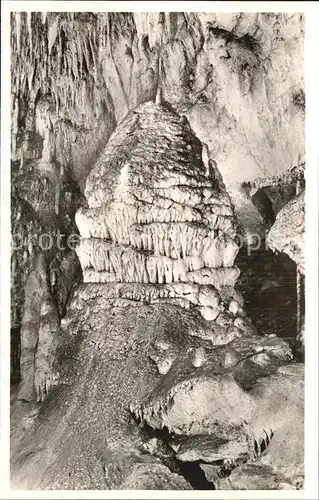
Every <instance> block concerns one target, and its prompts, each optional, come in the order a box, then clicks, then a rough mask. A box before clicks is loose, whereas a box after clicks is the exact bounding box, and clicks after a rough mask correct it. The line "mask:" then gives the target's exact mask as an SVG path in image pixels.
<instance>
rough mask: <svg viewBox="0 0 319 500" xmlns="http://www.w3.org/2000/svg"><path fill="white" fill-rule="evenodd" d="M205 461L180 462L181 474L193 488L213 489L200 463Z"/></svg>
mask: <svg viewBox="0 0 319 500" xmlns="http://www.w3.org/2000/svg"><path fill="white" fill-rule="evenodd" d="M203 463H206V462H203V461H200V460H197V461H196V462H180V464H179V468H180V471H181V474H182V476H183V477H184V478H185V479H186V481H188V482H189V483H190V485H191V486H192V487H193V488H194V490H215V489H216V488H215V486H214V484H213V483H211V482H210V481H208V480H207V479H206V476H205V473H204V471H203V470H202V469H201V467H200V464H203Z"/></svg>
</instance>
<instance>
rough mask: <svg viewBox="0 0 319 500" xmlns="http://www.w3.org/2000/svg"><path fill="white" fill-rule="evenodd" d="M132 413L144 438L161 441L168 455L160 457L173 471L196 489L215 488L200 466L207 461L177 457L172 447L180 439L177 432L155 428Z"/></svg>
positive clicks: (165, 428)
mask: <svg viewBox="0 0 319 500" xmlns="http://www.w3.org/2000/svg"><path fill="white" fill-rule="evenodd" d="M131 415H132V418H133V420H134V422H135V424H137V425H138V426H139V428H140V431H141V434H142V436H143V437H144V438H146V439H152V438H157V439H159V440H160V441H161V443H162V444H163V447H164V449H165V450H166V456H163V455H161V457H160V458H161V460H162V462H163V464H164V465H166V466H167V467H168V468H169V469H170V471H171V472H173V473H175V474H180V475H181V476H183V477H184V479H186V481H188V482H189V484H190V485H191V486H192V488H194V489H195V490H215V486H214V484H213V483H211V482H210V481H208V480H207V479H206V476H205V473H204V471H203V470H202V469H201V467H200V464H204V463H206V462H204V461H203V460H196V461H194V462H182V461H181V460H178V458H176V452H175V451H174V450H173V449H172V447H171V444H172V443H173V442H174V440H176V439H180V437H181V436H177V435H176V434H175V433H173V432H170V431H169V429H168V428H167V427H165V426H164V427H163V428H162V429H154V428H153V427H151V426H150V425H148V424H147V423H146V422H144V421H141V420H140V419H139V418H138V417H136V416H135V415H134V414H131Z"/></svg>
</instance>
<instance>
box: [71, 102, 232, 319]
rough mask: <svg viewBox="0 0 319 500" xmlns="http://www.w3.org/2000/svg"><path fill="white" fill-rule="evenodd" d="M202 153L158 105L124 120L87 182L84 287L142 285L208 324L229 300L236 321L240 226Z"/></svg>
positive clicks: (80, 220)
mask: <svg viewBox="0 0 319 500" xmlns="http://www.w3.org/2000/svg"><path fill="white" fill-rule="evenodd" d="M202 150H203V148H202V144H201V142H200V141H199V140H198V139H197V138H196V136H195V135H194V133H193V132H192V130H191V128H190V126H189V124H188V122H187V120H186V119H185V118H184V117H180V116H179V115H178V114H177V113H175V112H173V111H171V110H170V109H168V108H167V107H165V106H164V105H163V104H161V102H160V101H159V100H157V102H156V103H152V102H149V103H146V104H143V105H142V106H140V107H139V108H137V109H136V110H134V111H133V112H131V113H130V114H129V115H128V116H127V117H126V119H125V120H124V121H123V122H122V123H121V124H120V125H119V127H118V128H117V129H116V131H115V132H114V134H113V136H112V137H111V139H110V141H109V143H108V145H107V147H106V149H105V151H104V153H103V154H102V155H101V157H100V159H99V161H98V162H97V164H96V166H95V168H94V169H93V171H92V172H91V173H90V175H89V177H88V180H87V183H86V191H85V194H86V198H87V200H88V204H89V209H88V210H83V209H81V210H80V211H79V212H78V213H77V215H76V222H77V225H78V227H79V230H80V233H81V236H82V240H81V243H80V245H79V247H78V248H77V253H78V256H79V259H80V261H81V265H82V269H83V276H84V281H85V282H99V283H100V282H103V283H115V282H116V283H136V284H137V283H139V284H140V285H139V292H138V293H139V294H141V290H143V294H144V295H145V297H147V300H151V295H152V294H153V295H152V297H153V299H154V300H155V299H156V300H157V299H159V298H161V299H165V300H166V301H175V303H178V304H180V305H181V306H184V307H195V308H198V309H199V310H200V312H201V313H202V315H203V316H204V318H205V319H208V320H214V319H216V318H217V317H218V315H219V314H221V313H222V312H223V311H224V309H225V305H224V302H226V303H228V304H229V303H230V302H231V303H232V305H231V308H230V310H231V311H233V313H234V314H238V311H239V310H240V304H239V303H238V302H236V300H234V299H233V296H234V295H236V294H235V292H234V285H235V282H236V280H237V278H238V274H239V271H238V269H237V268H236V267H234V260H235V257H236V255H237V252H238V247H237V245H236V243H235V241H234V238H235V235H236V230H235V218H234V214H233V209H232V206H231V202H230V199H229V197H228V195H227V193H226V191H225V188H224V186H223V185H222V183H221V182H220V181H219V180H218V175H217V176H216V175H215V174H214V172H213V171H212V166H211V168H207V165H205V162H204V161H203V155H202ZM204 157H205V155H204ZM154 285H156V289H157V290H158V293H157V294H156V293H155V292H154ZM151 290H153V291H152V292H151ZM221 292H222V293H221ZM154 293H155V295H156V297H155V296H154ZM132 294H133V295H134V287H133V288H132ZM221 296H223V300H222V298H221ZM225 298H226V301H225ZM135 299H138V297H136V298H135ZM227 299H228V300H227ZM237 299H238V294H237ZM239 302H240V299H239ZM226 307H227V306H226Z"/></svg>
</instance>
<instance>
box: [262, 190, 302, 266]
mask: <svg viewBox="0 0 319 500" xmlns="http://www.w3.org/2000/svg"><path fill="white" fill-rule="evenodd" d="M304 233H305V192H304V191H303V192H302V193H300V195H299V196H297V197H296V198H294V199H293V200H291V201H290V202H289V203H288V204H287V205H286V206H285V207H284V208H283V209H282V210H281V211H280V212H279V213H278V215H277V217H276V221H275V224H274V225H273V226H272V228H271V230H270V231H269V233H268V236H267V242H268V245H269V247H270V248H271V249H272V250H274V251H277V252H284V253H285V254H287V255H288V256H289V257H290V258H291V259H292V260H293V261H295V262H296V264H297V266H298V268H299V270H300V272H301V273H302V274H305V260H304V259H305V254H304Z"/></svg>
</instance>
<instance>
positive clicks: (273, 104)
mask: <svg viewBox="0 0 319 500" xmlns="http://www.w3.org/2000/svg"><path fill="white" fill-rule="evenodd" d="M302 44H303V17H302V16H301V15H299V14H293V15H290V14H231V15H229V14H227V15H226V14H201V13H196V14H191V13H188V14H187V13H186V14H184V13H154V14H139V13H136V14H135V13H134V14H129V13H126V14H123V13H108V14H107V13H105V14H92V13H77V14H73V13H49V14H40V13H33V14H27V13H20V14H19V13H17V14H13V15H12V61H13V66H14V68H15V70H14V71H13V72H12V169H13V183H14V185H15V187H16V192H15V193H14V196H15V197H16V205H15V209H14V211H13V232H19V231H22V233H23V240H24V239H25V236H26V234H27V233H28V231H31V233H32V234H34V235H35V236H39V233H40V232H41V231H42V230H43V228H49V229H50V231H51V232H53V233H54V232H56V231H57V230H63V232H64V231H65V233H66V234H70V232H72V231H74V214H75V212H76V224H77V226H78V228H79V231H80V234H81V242H80V244H79V246H78V248H77V255H78V257H79V260H80V262H81V266H82V270H83V280H84V283H83V284H82V285H80V286H78V287H77V288H76V289H75V291H73V290H72V284H75V283H78V281H80V280H81V272H80V270H79V267H78V262H77V259H76V257H75V254H74V252H69V251H65V252H64V251H61V252H57V251H56V250H55V249H54V250H53V251H51V252H49V253H48V254H47V255H46V258H45V259H42V257H41V254H39V253H38V251H37V250H36V251H35V249H34V248H33V246H32V245H31V246H30V248H29V247H28V249H27V250H26V251H25V250H22V251H21V250H17V251H15V252H14V253H13V259H12V261H13V270H14V273H13V288H14V290H17V289H18V287H19V286H21V287H23V286H24V282H25V280H27V287H26V290H25V292H26V293H25V294H23V293H21V294H20V295H17V300H15V301H14V303H13V317H14V318H15V321H16V324H17V325H19V324H20V322H21V321H22V333H21V340H22V342H21V362H22V365H21V366H22V383H21V385H20V387H19V388H18V390H17V394H15V392H13V396H12V415H11V425H12V437H11V474H12V486H13V487H14V488H27V489H102V490H104V489H155V488H156V489H157V488H158V489H171V490H173V489H185V490H186V489H191V484H192V485H193V483H191V477H190V476H189V477H188V479H189V480H190V483H189V482H188V480H187V479H185V478H184V477H183V475H182V473H183V471H185V470H186V469H185V468H184V469H183V466H187V467H189V465H190V466H191V467H193V468H194V467H195V468H196V467H197V469H198V470H201V472H202V475H206V480H207V482H208V483H209V482H213V484H212V485H211V486H212V489H213V487H215V488H218V489H254V488H256V486H258V485H259V486H260V485H262V486H263V487H264V488H265V489H270V488H279V489H283V488H287V487H290V488H300V487H301V486H302V484H303V385H302V384H303V372H302V367H301V366H300V365H298V364H296V363H292V362H291V361H292V353H291V350H290V348H289V346H288V345H287V343H286V342H284V341H283V340H280V339H278V338H277V337H276V336H275V335H272V336H266V337H259V336H257V332H256V330H255V328H254V327H253V325H252V323H251V322H250V320H249V319H248V318H247V317H246V314H245V311H244V303H243V299H242V296H241V294H240V293H239V292H238V291H237V290H236V289H235V284H236V281H237V279H238V276H239V269H238V268H237V267H236V266H235V262H234V261H235V258H236V256H237V253H238V247H237V245H236V243H235V238H236V232H237V224H236V217H235V212H236V213H237V215H238V216H239V219H240V222H241V225H242V226H243V228H244V230H245V229H246V230H247V231H246V232H248V233H249V231H250V232H252V231H254V230H256V231H257V230H258V231H259V230H260V229H263V228H264V225H265V220H264V217H263V215H262V214H261V213H260V212H259V211H258V210H257V208H256V207H255V206H254V205H253V203H252V200H251V199H250V196H248V194H247V193H245V192H244V191H243V190H242V189H241V184H242V182H243V181H245V180H247V179H248V180H250V179H255V178H256V177H258V176H262V177H267V176H268V175H273V174H276V173H280V172H283V171H285V170H286V169H287V168H288V167H289V166H291V164H297V163H298V162H299V161H300V159H301V158H302V156H303V149H304V138H303V120H304V93H303V80H302ZM155 96H156V103H154V102H150V100H151V101H154V100H155ZM204 143H206V144H207V145H205V144H204ZM82 193H84V194H85V198H86V201H87V203H86V202H85V200H84V199H83V197H82ZM229 194H230V195H229ZM268 194H269V196H272V203H273V205H276V207H279V205H280V200H278V199H277V198H276V196H277V195H276V193H273V192H271V193H270V192H269V193H268ZM233 204H234V205H235V210H234V206H233ZM79 207H81V208H80V209H79ZM25 208H28V210H27V211H26V210H25ZM284 210H285V209H284ZM281 213H282V212H279V214H278V218H279V216H280V214H281ZM28 214H29V215H28ZM30 214H31V215H30ZM266 215H267V214H266ZM267 217H268V215H267ZM268 219H269V218H267V220H268ZM244 232H245V231H244ZM288 239H289V238H288ZM290 240H291V238H290ZM290 244H291V241H290V242H289V245H290ZM289 245H288V246H289ZM285 248H286V247H285ZM298 251H299V250H298ZM22 270H23V272H22ZM30 271H31V273H30ZM16 276H18V278H17V277H16ZM69 299H71V300H70V301H69ZM23 300H24V310H23V315H21V303H22V301H23ZM68 301H69V304H68V306H67V307H66V304H67V302H68ZM65 313H66V314H65ZM21 316H22V320H21ZM61 316H64V317H63V318H62V321H61V326H60V317H61ZM16 396H17V397H16ZM36 399H37V400H38V402H36ZM291 433H292V435H291ZM199 462H201V466H202V468H201V469H200V467H199ZM181 464H182V465H181ZM187 467H186V468H187ZM193 470H194V469H193ZM184 475H185V476H186V474H185V472H184ZM206 486H207V485H206Z"/></svg>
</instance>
